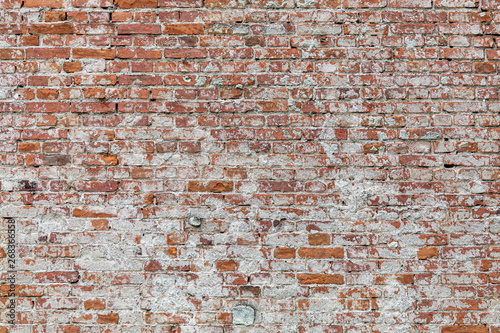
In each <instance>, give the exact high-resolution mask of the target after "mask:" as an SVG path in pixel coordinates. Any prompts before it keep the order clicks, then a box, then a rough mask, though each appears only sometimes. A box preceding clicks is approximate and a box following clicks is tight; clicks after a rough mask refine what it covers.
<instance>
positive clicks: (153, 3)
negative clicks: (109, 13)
mask: <svg viewBox="0 0 500 333" xmlns="http://www.w3.org/2000/svg"><path fill="white" fill-rule="evenodd" d="M115 5H117V6H118V7H119V8H122V9H130V8H156V7H158V0H115Z"/></svg>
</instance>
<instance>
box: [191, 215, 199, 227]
mask: <svg viewBox="0 0 500 333" xmlns="http://www.w3.org/2000/svg"><path fill="white" fill-rule="evenodd" d="M201 222H202V221H201V219H200V218H199V217H195V216H192V217H190V218H189V224H190V225H191V226H193V227H199V226H201Z"/></svg>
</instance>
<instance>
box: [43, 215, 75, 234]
mask: <svg viewBox="0 0 500 333" xmlns="http://www.w3.org/2000/svg"><path fill="white" fill-rule="evenodd" d="M65 231H68V222H67V221H66V219H65V218H64V217H63V216H61V215H59V214H52V213H50V214H45V215H43V216H42V217H41V218H40V222H39V223H38V232H39V233H40V234H41V235H48V234H50V233H52V232H65Z"/></svg>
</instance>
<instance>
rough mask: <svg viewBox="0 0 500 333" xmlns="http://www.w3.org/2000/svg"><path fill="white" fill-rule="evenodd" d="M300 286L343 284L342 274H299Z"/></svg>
mask: <svg viewBox="0 0 500 333" xmlns="http://www.w3.org/2000/svg"><path fill="white" fill-rule="evenodd" d="M297 279H298V280H299V283H300V284H343V283H344V276H342V275H341V274H297Z"/></svg>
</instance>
